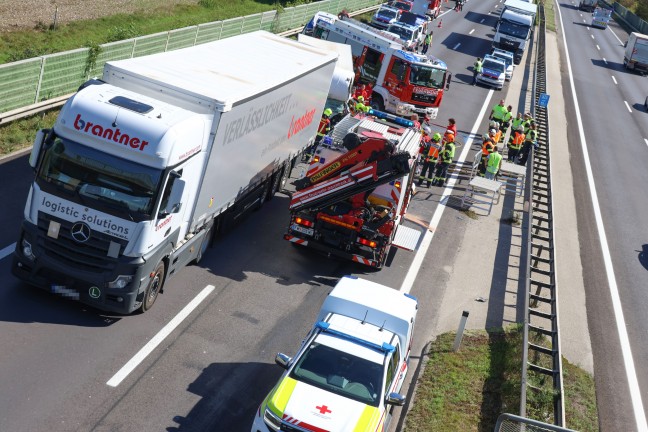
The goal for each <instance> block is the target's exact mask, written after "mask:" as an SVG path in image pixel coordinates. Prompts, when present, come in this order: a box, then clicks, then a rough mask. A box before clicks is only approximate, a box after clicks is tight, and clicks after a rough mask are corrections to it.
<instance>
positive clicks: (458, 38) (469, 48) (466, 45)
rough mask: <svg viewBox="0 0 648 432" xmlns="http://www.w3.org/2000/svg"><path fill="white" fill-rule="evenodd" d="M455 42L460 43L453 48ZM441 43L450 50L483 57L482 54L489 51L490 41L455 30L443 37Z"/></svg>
mask: <svg viewBox="0 0 648 432" xmlns="http://www.w3.org/2000/svg"><path fill="white" fill-rule="evenodd" d="M457 44H461V45H459V47H458V48H455V47H456V46H457ZM441 45H444V46H446V47H447V48H448V49H450V50H453V51H455V52H459V53H462V54H467V55H469V56H471V57H483V55H484V54H485V53H487V52H490V49H491V41H490V40H488V39H484V38H481V37H477V36H469V35H465V34H461V33H455V32H452V33H450V34H449V35H448V36H447V37H446V38H445V39H443V41H442V42H441ZM472 62H474V60H471V62H470V64H471V66H472ZM471 79H472V78H471Z"/></svg>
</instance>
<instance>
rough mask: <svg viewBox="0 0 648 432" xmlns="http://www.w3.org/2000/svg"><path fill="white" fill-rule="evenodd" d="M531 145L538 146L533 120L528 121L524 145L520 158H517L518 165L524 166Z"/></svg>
mask: <svg viewBox="0 0 648 432" xmlns="http://www.w3.org/2000/svg"><path fill="white" fill-rule="evenodd" d="M531 146H533V147H537V146H538V131H537V130H536V124H535V122H533V121H532V122H530V125H529V130H528V131H527V133H526V134H525V139H524V146H523V147H522V151H521V152H520V158H519V160H518V164H519V165H525V166H526V162H527V159H528V158H529V153H530V152H531Z"/></svg>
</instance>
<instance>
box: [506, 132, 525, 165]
mask: <svg viewBox="0 0 648 432" xmlns="http://www.w3.org/2000/svg"><path fill="white" fill-rule="evenodd" d="M523 144H524V126H522V124H520V125H519V126H518V127H517V129H516V130H514V131H513V133H512V134H511V137H510V138H509V142H508V160H509V162H514V163H515V162H516V159H517V156H518V154H520V149H521V148H522V145H523Z"/></svg>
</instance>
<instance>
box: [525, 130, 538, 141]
mask: <svg viewBox="0 0 648 432" xmlns="http://www.w3.org/2000/svg"><path fill="white" fill-rule="evenodd" d="M537 139H538V131H537V130H535V129H529V132H528V133H527V134H526V140H527V141H531V142H535V141H536V140H537Z"/></svg>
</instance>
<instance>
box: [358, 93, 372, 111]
mask: <svg viewBox="0 0 648 432" xmlns="http://www.w3.org/2000/svg"><path fill="white" fill-rule="evenodd" d="M364 101H365V99H364V96H358V98H357V102H356V104H355V107H354V111H355V112H356V113H360V112H363V113H367V112H369V109H370V108H369V107H368V106H367V105H365V104H364Z"/></svg>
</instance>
